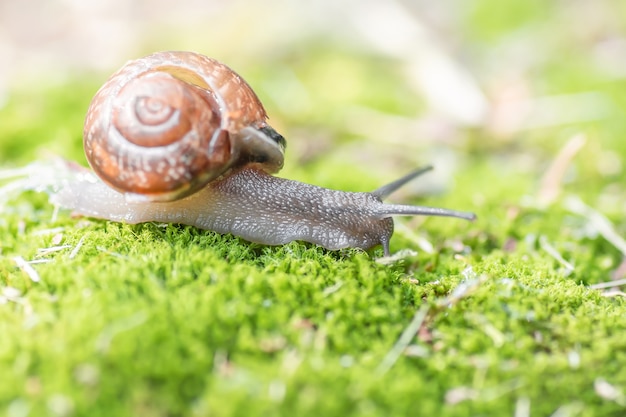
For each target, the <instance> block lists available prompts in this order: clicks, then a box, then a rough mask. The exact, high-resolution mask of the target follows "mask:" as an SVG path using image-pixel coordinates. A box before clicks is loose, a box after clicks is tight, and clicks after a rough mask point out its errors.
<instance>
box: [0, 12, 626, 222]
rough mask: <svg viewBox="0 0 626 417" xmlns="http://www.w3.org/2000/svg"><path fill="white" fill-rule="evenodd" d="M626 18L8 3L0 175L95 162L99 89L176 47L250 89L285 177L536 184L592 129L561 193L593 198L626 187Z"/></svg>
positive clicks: (344, 183) (1, 69)
mask: <svg viewBox="0 0 626 417" xmlns="http://www.w3.org/2000/svg"><path fill="white" fill-rule="evenodd" d="M624 16H626V5H625V3H624V2H622V1H619V0H614V1H610V0H604V1H591V0H589V1H586V0H579V1H559V2H544V1H514V2H506V3H504V2H497V1H493V0H473V1H444V2H437V3H436V4H435V3H434V2H428V1H408V0H407V1H384V2H383V1H345V2H341V4H336V2H331V1H317V2H294V1H272V0H270V1H268V2H263V3H260V2H251V1H242V0H240V1H231V2H218V1H208V2H207V1H191V0H183V1H179V2H177V3H176V5H175V6H173V5H172V4H171V3H169V2H165V1H156V2H155V1H135V2H126V1H122V0H117V1H107V2H104V1H96V2H89V3H87V2H79V1H45V2H44V1H42V2H37V1H30V2H23V3H18V2H6V1H5V2H2V3H1V4H0V52H2V54H3V59H2V61H1V62H0V163H1V164H2V165H10V166H15V165H21V164H25V163H27V162H29V161H32V160H34V159H36V158H42V157H46V156H49V155H50V154H58V155H62V156H64V157H67V158H72V159H79V160H81V161H83V162H84V159H82V149H81V147H82V144H81V129H82V121H83V117H84V113H85V111H86V107H87V105H88V103H89V100H90V98H91V97H92V96H93V94H94V93H95V90H96V89H97V88H98V87H99V85H101V84H102V83H103V82H104V80H105V79H106V78H107V77H108V75H109V74H110V73H112V72H113V71H114V70H115V69H117V68H119V67H120V66H121V65H123V63H124V62H125V61H126V60H128V59H133V58H136V57H139V56H142V55H145V54H148V53H150V52H153V51H156V50H167V49H181V50H194V51H198V52H201V53H204V54H206V55H209V56H212V57H215V58H217V59H220V60H222V61H223V62H225V63H227V64H228V65H230V66H231V67H233V68H234V69H235V70H236V71H238V72H239V73H240V74H241V75H242V76H243V77H244V78H245V79H246V80H248V82H249V83H250V84H251V85H252V86H253V88H254V89H255V91H256V92H257V94H258V95H259V96H260V97H261V99H262V101H263V103H264V104H265V106H266V108H267V110H268V113H269V115H270V118H271V123H272V125H274V126H275V127H276V128H277V129H278V130H279V131H280V132H282V133H283V134H284V135H285V136H286V137H287V139H288V141H289V148H288V154H287V164H286V168H285V171H284V172H283V173H282V174H281V175H284V176H292V177H294V176H295V177H296V178H299V179H303V180H309V181H315V182H316V183H319V184H320V185H327V186H334V187H339V188H346V187H352V188H355V187H356V188H358V189H367V188H368V187H370V188H371V187H372V186H375V185H377V184H380V183H382V182H384V181H387V180H389V179H390V178H394V177H396V176H397V175H398V174H401V173H403V172H405V171H406V170H408V169H411V168H413V167H415V166H417V165H422V164H425V163H433V164H435V165H436V166H437V171H436V174H434V175H433V176H430V177H429V178H430V179H429V180H426V181H425V182H428V183H429V184H425V185H424V184H423V185H422V186H421V189H422V190H423V189H426V190H431V191H433V190H434V191H437V190H442V189H450V188H451V187H453V183H452V178H462V180H461V181H463V184H467V183H468V182H472V183H476V182H478V183H484V184H485V186H487V185H489V184H490V183H491V179H490V176H493V175H498V176H505V177H507V178H510V180H511V186H512V187H524V183H526V186H532V185H533V184H535V181H536V180H537V179H538V178H539V176H540V175H541V173H542V172H543V171H544V170H545V167H546V165H547V164H548V163H549V161H550V160H551V159H552V158H553V157H554V155H555V154H556V152H557V151H558V150H559V149H560V148H561V147H563V146H564V144H565V143H566V142H567V141H568V140H569V139H570V138H571V137H572V136H573V135H574V134H576V133H581V132H582V133H584V134H585V135H586V137H587V143H586V145H585V152H584V158H582V157H581V158H578V159H577V160H576V163H575V164H574V165H573V167H572V168H571V169H570V171H568V175H567V177H566V180H567V182H568V183H570V182H572V183H575V186H576V187H577V188H576V190H577V192H582V193H584V194H587V193H588V192H589V190H587V189H586V188H587V187H586V184H587V183H588V182H589V181H591V180H592V179H593V181H594V182H593V183H594V188H595V189H594V190H593V192H592V194H594V195H596V197H598V196H599V195H597V194H596V193H595V191H600V190H601V188H602V187H611V186H612V184H615V183H617V184H619V183H620V182H621V180H622V179H624V173H623V167H622V157H623V155H625V152H626V144H625V143H626V141H624V140H622V137H623V136H624V132H626V122H625V118H624V117H623V116H624V114H625V110H626V38H625V35H624V33H625V32H626V28H625V27H626V17H624ZM477 167H482V169H479V170H478V172H476V173H473V172H474V170H475V169H478V168H477ZM345 169H350V170H351V171H352V172H355V175H337V170H339V171H343V170H345ZM485 170H486V171H485ZM520 176H521V177H523V179H519V178H520ZM525 180H526V181H528V182H526V181H525ZM416 187H418V186H416ZM616 187H618V186H616ZM519 191H520V192H526V191H528V190H527V189H524V188H522V189H520V190H519ZM612 191H613V189H612V188H611V194H613V192H612ZM518 194H519V193H518ZM607 200H608V201H607ZM624 204H626V203H624V200H623V199H622V201H621V202H619V201H614V199H611V198H607V199H605V200H602V207H603V208H604V209H605V210H608V211H609V212H613V213H620V212H623V211H624Z"/></svg>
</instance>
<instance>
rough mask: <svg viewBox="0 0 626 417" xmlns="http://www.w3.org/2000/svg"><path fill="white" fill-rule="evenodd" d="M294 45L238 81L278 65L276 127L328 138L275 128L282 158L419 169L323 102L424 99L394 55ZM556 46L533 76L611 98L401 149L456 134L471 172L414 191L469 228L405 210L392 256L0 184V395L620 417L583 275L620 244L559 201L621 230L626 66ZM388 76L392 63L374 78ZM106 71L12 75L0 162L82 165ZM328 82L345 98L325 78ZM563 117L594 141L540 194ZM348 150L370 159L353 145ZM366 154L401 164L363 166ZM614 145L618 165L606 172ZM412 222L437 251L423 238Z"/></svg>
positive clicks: (32, 407)
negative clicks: (85, 129) (590, 108)
mask: <svg viewBox="0 0 626 417" xmlns="http://www.w3.org/2000/svg"><path fill="white" fill-rule="evenodd" d="M478 3H480V4H483V3H484V5H487V4H490V5H492V6H493V5H494V2H487V1H484V2H478ZM535 3H536V2H529V3H528V6H527V7H528V10H526V8H522V9H520V10H519V13H517V14H511V13H508V12H507V13H499V12H498V9H497V8H496V9H493V8H489V13H487V10H482V9H481V8H480V7H477V9H476V12H475V13H476V16H477V17H476V18H475V19H476V20H475V21H474V20H470V21H468V22H467V23H466V25H467V28H465V30H466V31H467V33H468V36H470V37H472V39H473V40H472V41H473V42H474V45H475V47H476V51H475V52H476V53H477V54H480V53H481V51H483V53H486V52H484V51H485V50H488V49H489V46H488V45H489V43H490V42H496V40H497V39H500V38H503V37H505V35H506V34H507V33H509V31H514V30H515V29H516V28H518V27H519V26H520V25H521V23H520V22H526V23H528V22H529V21H534V22H542V21H543V20H542V19H540V18H539V17H538V15H536V14H533V13H536V11H537V10H536V8H539V7H540V6H538V5H536V4H535ZM520 4H521V3H520ZM524 4H527V3H524ZM533 5H534V6H533ZM485 7H486V6H485ZM527 14H530V17H529V16H528V15H527ZM486 16H490V17H493V20H489V19H487V18H486ZM494 16H500V18H498V19H495V17H494ZM505 17H506V18H505ZM507 19H508V20H507ZM516 19H517V20H516ZM533 19H534V20H533ZM538 30H539V32H541V29H540V28H539V29H538ZM561 41H562V42H564V41H563V40H562V39H561ZM555 42H556V41H555ZM556 44H557V45H556V46H554V45H552V46H553V47H558V46H559V44H558V42H556ZM570 46H571V45H570ZM308 48H309V49H308V50H309V51H311V52H310V56H309V57H308V58H307V59H306V60H304V61H303V58H302V57H301V56H298V57H295V58H294V57H289V56H288V55H286V56H285V57H284V62H283V63H282V64H279V63H276V61H274V63H273V64H272V65H273V66H272V65H270V64H269V63H265V66H264V65H260V66H259V69H258V70H257V71H256V73H254V74H252V75H251V78H252V79H249V81H250V83H251V84H252V85H253V86H255V85H263V83H262V82H261V80H268V79H271V77H272V76H273V75H272V74H273V73H274V70H273V68H275V67H276V66H280V65H284V66H290V68H292V70H294V71H296V72H297V73H299V74H300V76H301V77H302V78H303V79H304V80H306V82H308V83H309V84H308V85H310V92H311V101H312V102H313V103H320V104H319V106H313V109H310V110H307V111H304V110H303V111H302V112H298V111H297V110H294V109H291V112H290V113H289V114H283V113H281V111H280V110H278V109H271V108H270V114H277V116H276V119H277V120H278V121H279V123H282V124H283V125H286V126H304V127H303V128H301V129H299V130H300V131H301V132H305V131H307V130H308V129H309V128H310V130H309V131H312V132H315V133H311V134H310V135H311V137H324V136H325V135H331V136H333V137H336V138H337V140H338V142H336V143H333V144H331V145H330V146H328V147H326V145H325V143H322V144H321V145H320V147H321V148H322V150H324V151H327V152H330V151H332V150H335V149H336V150H337V152H338V155H340V156H332V155H325V154H324V152H321V151H320V149H313V151H314V152H318V153H315V157H313V158H311V157H308V156H307V155H306V154H305V152H304V151H302V149H303V147H304V145H301V144H300V145H299V144H298V140H299V139H298V137H291V136H290V137H289V139H290V142H289V144H290V147H292V148H290V149H295V151H293V152H294V153H295V154H296V156H297V158H296V159H298V160H299V161H300V162H302V165H297V164H296V163H295V162H289V159H288V163H287V167H286V171H285V172H284V173H281V175H284V176H287V177H291V178H298V179H301V180H304V181H308V182H313V183H316V184H320V185H325V186H330V187H334V188H343V189H353V190H354V189H358V190H369V189H374V188H376V187H377V186H379V185H381V184H382V183H384V182H386V181H387V180H390V179H393V177H395V176H398V175H401V174H403V173H404V171H401V170H400V167H407V168H408V169H410V168H413V166H410V165H411V164H414V163H415V160H414V159H411V160H409V159H408V158H404V159H403V157H402V156H403V155H398V154H402V152H401V151H399V152H395V153H394V152H392V151H390V150H389V149H386V147H387V146H388V145H387V144H385V143H382V144H377V145H376V146H378V148H376V147H375V149H376V151H374V152H372V151H371V150H368V149H367V146H369V145H368V144H367V141H359V138H355V136H358V135H355V134H354V133H353V132H350V131H346V130H343V128H344V127H345V125H344V124H342V121H341V120H340V119H341V117H339V116H336V115H337V114H340V113H338V112H340V111H341V106H342V105H345V103H346V102H352V104H353V105H355V106H364V107H370V108H375V109H377V110H378V111H381V112H390V113H394V114H397V113H402V112H407V113H411V112H412V111H418V110H419V105H420V104H419V103H420V102H419V100H418V99H415V100H417V101H415V100H414V101H412V100H413V99H412V93H409V92H407V91H406V90H405V89H404V87H403V85H402V83H401V81H394V79H395V78H394V76H393V72H394V68H395V67H394V65H396V64H395V63H394V62H386V61H384V60H383V61H381V60H380V59H378V58H376V57H371V56H367V55H366V56H363V55H361V54H359V53H356V52H346V51H345V50H340V51H336V50H333V49H332V48H323V47H320V46H319V45H310V46H308ZM481 48H483V49H481ZM563 54H564V55H567V58H568V59H549V60H546V62H545V63H544V64H542V66H541V68H540V69H541V71H542V72H541V75H537V77H539V79H538V80H536V81H537V84H540V85H541V86H542V89H543V93H546V94H549V93H557V92H579V91H587V90H593V91H595V92H599V93H600V94H603V95H604V96H605V97H608V98H609V99H610V101H611V105H612V106H613V107H612V109H613V113H612V114H613V115H616V116H617V117H613V116H612V115H611V116H608V117H606V118H603V119H601V120H597V121H591V122H589V121H584V122H580V123H576V122H573V123H569V124H567V125H557V126H551V127H546V128H542V129H534V130H529V131H523V132H519V133H518V134H516V135H513V136H511V137H509V138H507V140H502V138H499V137H491V136H490V133H489V131H488V130H484V131H483V130H480V129H479V130H475V129H473V130H466V131H462V132H459V135H460V136H462V138H461V139H459V141H458V142H454V143H452V144H450V143H449V144H445V145H444V144H441V143H439V144H432V143H431V144H429V149H426V148H420V147H419V146H418V147H417V148H415V149H412V151H415V152H419V151H420V150H422V151H424V152H430V153H429V154H431V153H432V152H433V151H432V150H431V149H430V147H433V146H434V147H438V148H439V149H447V151H449V150H450V149H452V152H453V153H454V155H455V158H456V159H455V160H456V164H455V166H457V167H459V166H460V167H463V168H462V169H457V170H456V171H454V175H455V177H456V178H455V179H456V186H451V187H449V188H448V190H447V192H446V193H444V194H441V195H437V196H431V197H428V198H427V199H424V200H421V201H420V202H423V203H424V204H428V205H437V206H444V207H451V208H458V209H472V210H474V211H476V213H477V214H478V216H479V217H478V220H477V221H476V222H475V223H472V224H468V223H464V222H461V221H457V220H450V219H439V218H433V219H413V220H406V219H403V220H400V222H401V223H403V227H401V228H400V229H399V230H398V232H397V233H396V234H395V236H394V238H393V240H392V251H393V252H397V251H399V250H401V249H406V248H410V249H413V250H417V251H418V253H417V254H412V255H407V256H406V257H405V258H404V259H402V260H401V261H399V262H397V263H392V264H390V265H383V264H381V263H378V262H377V261H376V258H377V257H378V256H381V254H382V253H381V251H380V249H378V250H375V251H373V252H372V253H369V254H368V253H363V252H361V251H357V250H347V251H342V252H329V251H326V250H323V249H321V248H319V247H316V246H313V245H308V244H304V243H299V242H294V243H290V244H288V245H285V246H279V247H265V246H262V245H256V244H250V243H248V242H245V241H243V240H240V239H238V238H235V237H232V236H228V235H226V236H222V235H218V234H215V233H213V232H210V231H201V230H197V229H194V228H191V227H185V226H179V225H161V224H142V225H132V226H131V225H124V224H117V223H111V222H106V221H99V220H90V219H75V218H71V217H70V215H69V213H66V212H63V211H61V212H60V213H58V215H55V212H54V208H53V207H52V206H50V205H49V204H48V203H47V201H46V197H45V196H43V195H41V194H37V193H34V192H27V193H24V194H22V195H21V196H18V197H16V198H14V199H12V200H11V201H10V202H9V204H6V205H4V206H2V207H1V208H2V212H0V301H1V302H0V413H4V414H6V415H9V416H12V417H13V416H26V415H30V416H40V415H57V416H72V415H76V416H83V415H84V416H125V415H129V416H130V415H132V416H183V415H197V416H204V415H212V416H226V415H241V416H255V415H258V416H266V415H285V416H295V415H298V416H321V415H327V416H351V415H354V416H356V415H359V416H390V415H419V416H469V415H473V416H480V415H485V416H486V415H498V416H504V415H508V416H513V415H515V416H525V415H533V416H535V415H537V416H547V415H558V416H599V415H602V416H620V415H624V413H626V371H625V369H626V302H625V300H624V297H623V293H619V292H613V293H605V292H602V291H600V290H597V289H592V288H590V287H589V286H590V285H592V284H597V283H600V282H606V281H610V280H611V279H612V278H613V279H621V278H623V277H624V276H625V275H626V273H624V272H623V269H624V267H623V266H621V267H620V265H621V264H622V262H623V258H624V254H623V253H622V252H620V250H619V248H618V247H616V245H615V242H613V243H611V242H610V241H608V240H606V239H605V238H604V237H603V236H602V235H601V234H600V233H599V227H598V225H597V224H596V223H594V221H593V219H591V218H590V216H588V215H584V214H580V213H577V212H576V211H575V210H572V209H571V206H572V203H571V202H570V203H568V201H571V198H572V197H573V198H576V199H579V200H580V201H584V202H585V203H586V204H587V205H588V206H590V207H593V208H594V209H595V210H597V211H599V212H602V213H604V214H605V215H606V216H607V217H608V218H609V220H610V221H611V222H612V228H613V230H614V231H615V232H616V233H617V235H618V236H619V235H621V236H624V235H626V220H624V216H623V214H624V207H625V203H624V202H625V201H626V185H625V181H624V180H625V175H624V170H623V168H622V167H621V166H620V165H619V163H623V157H624V155H626V145H625V142H624V141H623V137H624V135H626V124H625V123H624V119H623V117H619V115H620V114H622V115H623V114H624V111H626V102H624V100H623V97H625V96H626V85H624V83H623V82H616V81H615V80H614V79H613V78H608V77H605V76H604V75H603V73H602V72H601V71H599V70H598V69H597V68H595V67H594V64H593V63H592V62H590V61H587V60H586V59H585V56H584V54H578V52H577V50H576V49H575V48H574V47H572V48H571V49H567V48H566V49H565V50H563ZM274 59H276V57H274ZM320 62H332V68H334V70H333V74H336V71H337V69H338V68H339V69H343V73H345V74H348V75H346V76H351V77H352V78H351V83H352V84H351V85H352V88H351V90H350V91H349V92H346V89H345V88H339V87H338V88H337V89H333V88H332V85H331V86H329V85H328V83H329V82H330V83H332V82H336V83H338V86H339V84H341V81H340V79H337V78H336V77H334V78H333V77H330V78H333V79H334V81H332V80H330V78H329V77H325V76H324V68H327V67H325V66H323V65H321V64H319V63H320ZM315 63H318V66H315V65H314V64H315ZM309 64H311V65H309ZM316 68H317V69H316ZM367 68H369V69H372V68H374V69H375V70H371V71H369V70H366V69H367ZM355 71H356V72H355ZM385 71H387V72H385ZM381 73H387V74H391V75H389V76H388V77H385V78H384V79H383V80H382V81H381V83H382V84H380V83H374V82H373V81H372V80H373V79H374V78H376V79H380V78H381V75H380V74H381ZM326 75H328V74H326ZM329 80H330V81H329ZM101 81H102V80H98V81H97V82H96V81H94V80H93V78H86V79H85V80H84V81H77V82H75V83H74V84H72V85H70V86H63V87H62V88H46V89H44V90H43V91H44V92H43V94H42V93H40V92H38V93H37V94H35V93H34V92H33V91H16V92H14V93H13V94H12V95H11V97H10V100H9V102H8V103H7V105H6V107H4V108H3V109H2V110H1V111H0V163H1V164H2V166H5V167H8V166H20V165H24V164H26V163H28V162H30V161H33V160H35V159H41V158H45V157H46V155H48V154H57V155H62V156H64V157H67V158H69V159H77V160H80V161H84V159H82V158H83V157H82V150H81V128H82V119H83V117H84V111H85V108H86V106H87V104H88V102H89V100H90V98H91V96H92V95H93V93H94V91H95V89H96V88H97V85H98V83H99V82H101ZM270 84H271V85H272V86H274V87H273V88H275V86H276V84H277V82H276V80H274V81H272V82H271V83H270ZM372 85H377V86H381V85H384V86H385V88H376V89H374V90H372V89H371V88H369V87H370V86H372ZM317 92H319V93H317ZM331 92H332V93H336V94H331ZM342 92H344V93H345V94H346V96H345V97H343V101H342V97H340V98H337V96H336V95H337V94H339V95H341V93H342ZM360 92H363V93H360ZM365 92H367V93H365ZM390 92H391V93H390ZM260 94H261V95H263V88H261V92H260ZM333 100H336V101H333ZM416 103H417V104H416ZM271 105H272V104H271V101H270V106H271ZM407 106H408V108H409V110H407ZM411 106H413V108H411ZM273 118H274V116H273ZM294 130H295V128H294ZM578 133H583V134H584V135H585V136H586V137H587V142H586V144H585V145H584V150H583V151H582V153H581V154H579V155H578V156H577V157H575V158H574V159H573V160H571V161H569V162H568V166H569V168H568V169H569V170H568V173H569V174H568V175H567V176H566V177H564V180H563V181H562V182H561V183H560V186H559V187H560V188H559V189H560V192H561V197H559V198H556V199H555V200H554V201H552V202H550V203H548V204H546V203H545V201H543V202H542V199H541V197H540V194H541V190H542V179H543V178H544V176H545V172H546V169H547V167H548V166H549V165H550V163H551V162H552V161H553V160H554V158H555V157H556V155H557V153H558V152H559V150H560V149H561V148H562V147H563V146H564V145H565V144H566V143H567V142H568V141H569V140H570V138H571V137H572V136H573V135H574V134H578ZM292 136H293V135H292ZM304 139H307V138H304ZM355 144H356V145H355ZM359 146H363V149H364V152H363V154H354V155H353V159H351V158H349V157H347V155H352V153H353V151H354V149H355V148H356V147H359ZM378 151H379V152H380V153H377V152H378ZM368 152H369V154H375V155H379V156H381V155H382V156H381V158H382V159H384V158H387V157H394V158H396V159H395V160H393V162H392V161H387V162H386V161H384V160H382V161H377V162H379V163H380V164H381V165H380V169H373V168H372V166H374V165H375V164H376V163H377V162H371V161H370V159H368V158H370V156H368ZM336 155H337V154H336ZM364 155H365V156H364ZM394 155H395V156H394ZM404 156H405V157H406V155H404ZM291 157H293V154H292V155H291ZM288 158H290V155H289V154H288ZM364 161H366V162H364ZM615 161H617V162H618V163H617V165H616V167H617V168H615V169H612V170H607V169H604V168H606V165H607V164H609V162H611V163H613V164H614V165H615V163H616V162H615ZM420 162H421V163H428V162H430V161H429V160H427V159H426V157H424V159H423V160H421V161H420ZM395 163H397V166H395V168H393V169H390V170H389V172H387V170H386V169H385V167H394V164H395ZM376 168H378V167H376ZM346 172H350V173H352V174H353V175H346ZM381 176H387V177H385V178H380V177H381ZM0 185H1V184H0ZM0 197H1V196H0ZM568 198H570V200H568ZM0 201H2V200H1V199H0ZM404 201H407V200H406V199H405V200H404ZM424 241H426V242H430V243H432V245H433V250H432V251H428V250H423V249H427V247H426V246H425V245H424V243H423V242H424ZM555 253H556V254H558V255H559V256H561V257H562V258H563V259H564V260H565V261H566V262H568V263H569V264H570V265H572V266H573V269H571V268H569V266H568V264H566V263H564V262H562V261H560V260H559V259H557V257H558V256H555ZM20 259H24V260H26V261H41V263H33V264H30V265H31V266H32V267H33V268H34V269H35V271H36V273H37V276H38V277H39V279H40V280H39V281H38V282H35V281H33V280H32V279H31V278H30V277H29V275H28V274H27V273H26V272H25V271H24V269H21V268H18V263H19V262H20ZM620 271H621V272H620ZM464 286H468V287H467V288H465V287H464ZM462 288H465V290H464V291H461V292H460V293H459V292H458V291H460V289H462ZM407 329H408V330H407ZM403 332H405V333H406V334H405V336H406V338H405V337H403V336H402V335H403Z"/></svg>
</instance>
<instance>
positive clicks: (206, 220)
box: [51, 164, 473, 254]
mask: <svg viewBox="0 0 626 417" xmlns="http://www.w3.org/2000/svg"><path fill="white" fill-rule="evenodd" d="M73 169H74V170H75V168H73ZM51 201H52V202H53V203H55V204H57V205H59V206H61V207H64V208H67V209H71V210H73V211H74V212H76V213H79V214H82V215H85V216H89V217H96V218H101V219H108V220H114V221H123V222H126V223H143V222H150V221H154V222H166V223H181V224H188V225H192V226H196V227H198V228H201V229H208V230H213V231H216V232H218V233H232V234H233V235H236V236H239V237H241V238H243V239H246V240H248V241H251V242H257V243H263V244H266V245H281V244H285V243H288V242H291V241H293V240H301V241H305V242H311V243H315V244H318V245H320V246H323V247H325V248H327V249H331V250H337V249H343V248H349V247H354V248H362V249H369V248H372V247H374V246H376V245H379V244H381V245H383V248H384V250H385V254H389V239H390V238H391V235H392V233H393V220H392V218H391V216H394V215H438V216H452V217H461V218H465V219H472V218H473V215H472V214H469V213H463V212H456V211H450V210H444V209H438V208H430V207H419V206H403V205H395V204H385V203H383V202H382V201H381V200H380V198H379V197H377V196H376V195H374V194H372V193H354V192H344V191H336V190H330V189H326V188H321V187H317V186H314V185H309V184H304V183H300V182H297V181H292V180H287V179H283V178H277V177H273V176H271V175H269V174H267V173H265V172H263V171H262V170H261V169H260V168H259V167H258V166H255V165H254V164H252V165H250V166H246V167H245V168H241V169H238V170H236V171H233V172H231V173H230V174H229V175H228V176H226V177H224V178H222V179H219V180H217V181H214V182H212V183H211V184H209V185H208V186H207V187H205V188H204V189H202V190H200V191H199V192H197V193H196V194H194V195H191V196H189V197H186V198H184V199H181V200H177V201H171V202H149V201H142V197H141V196H136V195H128V194H122V193H119V192H118V191H115V190H113V189H111V188H109V187H108V186H107V185H106V184H104V183H103V182H102V181H101V180H99V179H98V178H97V177H96V176H95V175H93V174H92V173H90V172H89V171H87V170H83V169H81V170H75V173H74V175H73V176H72V179H71V180H68V181H65V182H64V184H63V186H62V187H60V188H59V189H58V190H57V191H56V192H54V193H53V194H52V195H51Z"/></svg>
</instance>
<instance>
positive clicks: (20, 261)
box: [13, 256, 41, 282]
mask: <svg viewBox="0 0 626 417" xmlns="http://www.w3.org/2000/svg"><path fill="white" fill-rule="evenodd" d="M13 261H14V262H15V264H16V265H17V267H18V268H19V269H21V270H22V271H24V272H26V275H28V277H29V278H30V280H31V281H33V282H40V281H41V278H40V277H39V273H38V272H37V271H35V268H33V267H32V266H31V265H30V264H29V263H28V262H26V261H25V260H24V258H22V257H21V256H16V257H14V258H13Z"/></svg>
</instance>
